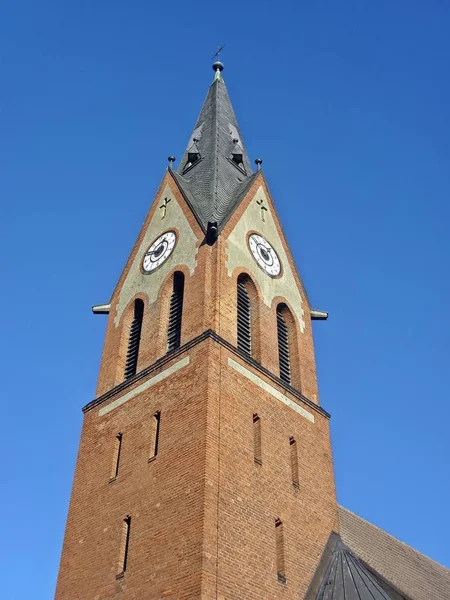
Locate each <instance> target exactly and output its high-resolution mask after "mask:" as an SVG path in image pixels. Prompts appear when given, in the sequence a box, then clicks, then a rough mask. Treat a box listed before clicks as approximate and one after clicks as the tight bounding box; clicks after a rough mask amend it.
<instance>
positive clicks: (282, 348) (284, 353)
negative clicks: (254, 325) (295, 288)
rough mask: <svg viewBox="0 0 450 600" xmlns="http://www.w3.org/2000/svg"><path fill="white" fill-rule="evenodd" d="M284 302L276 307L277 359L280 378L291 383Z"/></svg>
mask: <svg viewBox="0 0 450 600" xmlns="http://www.w3.org/2000/svg"><path fill="white" fill-rule="evenodd" d="M285 310H287V307H286V305H285V304H279V305H278V307H277V332H278V360H279V365H280V378H281V379H282V380H283V381H285V382H286V383H288V384H289V385H290V383H291V361H290V354H289V332H288V326H287V323H286V318H285V314H283V313H284V312H285Z"/></svg>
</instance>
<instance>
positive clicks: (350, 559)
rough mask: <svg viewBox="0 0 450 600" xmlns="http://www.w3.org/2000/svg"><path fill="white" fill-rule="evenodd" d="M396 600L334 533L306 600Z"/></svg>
mask: <svg viewBox="0 0 450 600" xmlns="http://www.w3.org/2000/svg"><path fill="white" fill-rule="evenodd" d="M312 599H315V600H394V597H393V596H391V595H390V594H388V593H387V591H385V590H384V589H383V588H382V587H381V585H380V584H379V583H378V581H377V579H376V577H375V576H374V574H372V573H371V571H370V570H369V569H368V568H367V567H366V566H365V565H364V563H363V562H362V561H361V560H360V559H359V558H358V556H356V554H354V553H353V552H352V551H351V550H350V548H348V546H346V545H345V544H344V543H343V542H342V540H341V538H340V536H339V535H338V534H336V533H332V534H331V536H330V539H329V540H328V543H327V546H326V548H325V551H324V553H323V555H322V558H321V560H320V563H319V566H318V568H317V571H316V575H315V577H314V578H313V581H312V583H311V586H310V589H309V590H308V593H307V595H306V600H312Z"/></svg>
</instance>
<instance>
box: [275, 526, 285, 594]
mask: <svg viewBox="0 0 450 600" xmlns="http://www.w3.org/2000/svg"><path fill="white" fill-rule="evenodd" d="M275 551H276V555H277V577H278V581H280V582H281V583H286V570H285V564H284V530H283V523H282V521H280V519H275Z"/></svg>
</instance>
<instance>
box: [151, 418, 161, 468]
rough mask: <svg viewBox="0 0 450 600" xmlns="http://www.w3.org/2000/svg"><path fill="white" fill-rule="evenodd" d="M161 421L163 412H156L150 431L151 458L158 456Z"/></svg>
mask: <svg viewBox="0 0 450 600" xmlns="http://www.w3.org/2000/svg"><path fill="white" fill-rule="evenodd" d="M160 421H161V413H160V412H156V413H155V414H154V415H153V417H152V423H151V432H150V455H149V457H148V459H149V460H153V459H154V458H156V455H157V454H158V441H159V424H160Z"/></svg>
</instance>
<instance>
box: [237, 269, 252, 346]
mask: <svg viewBox="0 0 450 600" xmlns="http://www.w3.org/2000/svg"><path fill="white" fill-rule="evenodd" d="M237 346H238V348H239V350H242V351H243V352H246V353H247V354H251V353H252V337H251V307H250V297H249V295H248V291H247V288H246V287H245V283H244V282H243V281H242V279H241V278H239V279H238V282H237Z"/></svg>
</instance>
